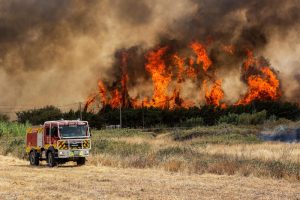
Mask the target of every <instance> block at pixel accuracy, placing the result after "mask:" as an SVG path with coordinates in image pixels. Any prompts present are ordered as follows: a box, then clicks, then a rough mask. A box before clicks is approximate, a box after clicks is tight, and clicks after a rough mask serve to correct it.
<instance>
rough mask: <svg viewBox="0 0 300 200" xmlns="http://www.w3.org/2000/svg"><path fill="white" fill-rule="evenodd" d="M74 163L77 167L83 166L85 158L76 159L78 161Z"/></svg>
mask: <svg viewBox="0 0 300 200" xmlns="http://www.w3.org/2000/svg"><path fill="white" fill-rule="evenodd" d="M76 162H77V165H79V166H81V165H85V158H84V157H80V158H78V160H77V161H76Z"/></svg>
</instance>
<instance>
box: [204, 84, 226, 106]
mask: <svg viewBox="0 0 300 200" xmlns="http://www.w3.org/2000/svg"><path fill="white" fill-rule="evenodd" d="M221 86H222V81H221V80H217V81H215V83H214V85H213V87H212V89H211V90H208V89H207V88H206V82H205V89H206V92H205V100H206V104H208V105H214V106H220V101H221V100H222V98H223V97H224V92H223V90H222V88H221Z"/></svg>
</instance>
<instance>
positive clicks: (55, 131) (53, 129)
mask: <svg viewBox="0 0 300 200" xmlns="http://www.w3.org/2000/svg"><path fill="white" fill-rule="evenodd" d="M51 136H52V137H58V128H57V126H55V127H51Z"/></svg>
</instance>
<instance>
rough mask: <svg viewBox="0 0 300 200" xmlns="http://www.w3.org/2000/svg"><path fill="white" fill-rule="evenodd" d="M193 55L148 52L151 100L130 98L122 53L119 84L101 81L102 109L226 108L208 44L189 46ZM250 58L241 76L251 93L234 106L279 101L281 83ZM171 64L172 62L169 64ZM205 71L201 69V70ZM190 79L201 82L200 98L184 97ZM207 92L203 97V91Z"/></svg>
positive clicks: (92, 97)
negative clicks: (203, 102) (204, 104)
mask: <svg viewBox="0 0 300 200" xmlns="http://www.w3.org/2000/svg"><path fill="white" fill-rule="evenodd" d="M190 48H191V50H192V53H193V55H189V56H187V57H184V56H182V55H180V54H179V53H178V52H177V53H173V54H170V53H169V51H168V50H169V48H168V47H161V48H157V49H154V50H151V51H149V52H148V53H146V55H145V58H146V61H147V63H146V64H145V70H146V72H148V73H149V75H150V77H151V80H152V83H153V95H152V97H148V96H144V97H141V98H139V97H135V98H132V97H130V96H129V91H128V88H127V83H128V81H129V78H130V77H129V76H128V73H127V65H128V56H129V54H128V53H126V52H123V53H122V54H121V65H120V72H121V77H120V80H119V84H117V85H115V86H114V87H112V88H111V89H110V90H107V88H108V87H106V86H105V84H104V83H103V82H102V81H98V96H99V99H100V104H101V105H102V107H105V106H107V105H109V106H111V107H112V108H118V107H120V106H122V107H126V108H129V107H132V108H142V107H155V108H160V109H176V108H191V107H194V106H196V104H198V105H199V104H200V102H201V99H203V98H204V99H205V102H206V104H207V105H213V106H216V107H222V108H225V107H226V104H225V103H224V102H222V99H223V98H224V96H225V95H226V94H225V93H224V91H223V89H222V79H220V78H218V77H217V75H216V73H215V72H214V70H211V69H213V68H214V65H213V62H212V60H211V59H210V58H209V56H208V53H207V49H206V47H205V45H203V44H201V43H199V42H192V43H191V44H190ZM221 49H222V50H223V51H224V52H226V53H227V54H228V55H233V54H234V53H235V52H236V50H235V48H234V46H233V45H223V46H221ZM246 55H247V59H246V60H245V61H244V62H243V64H242V77H243V80H244V81H245V84H247V87H248V91H247V92H246V94H245V95H244V96H243V97H242V98H241V99H240V100H239V101H238V102H237V103H236V104H235V105H241V104H249V103H251V102H252V101H255V100H277V99H279V98H280V96H281V91H280V82H279V80H278V78H277V74H276V73H275V72H274V70H272V69H271V68H270V67H269V66H268V65H266V62H265V63H263V62H260V60H259V59H257V58H256V57H255V56H254V53H253V52H252V51H250V50H247V51H246ZM170 61H171V62H170ZM201 68H202V70H201ZM187 79H190V81H191V82H193V83H194V84H197V83H200V82H202V87H200V88H199V90H198V91H194V92H195V93H200V94H201V96H200V98H199V99H189V98H183V96H182V91H184V90H186V88H184V84H185V82H186V81H187ZM171 91H173V92H171ZM201 91H204V94H203V92H201ZM96 97H97V95H95V94H92V95H90V96H89V97H88V98H87V100H86V105H85V108H88V107H89V106H90V105H91V104H92V103H94V102H96V100H97V98H96Z"/></svg>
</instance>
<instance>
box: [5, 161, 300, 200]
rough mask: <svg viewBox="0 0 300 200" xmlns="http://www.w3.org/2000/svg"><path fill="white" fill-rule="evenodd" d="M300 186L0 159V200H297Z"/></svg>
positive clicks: (242, 179)
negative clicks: (35, 164) (30, 164)
mask: <svg viewBox="0 0 300 200" xmlns="http://www.w3.org/2000/svg"><path fill="white" fill-rule="evenodd" d="M299 191H300V183H295V182H293V183H292V182H287V181H285V180H274V179H263V178H262V179H260V178H256V177H240V176H223V175H222V176H219V175H212V174H204V175H195V174H192V175H189V174H181V173H170V172H166V171H162V170H158V169H157V170H156V169H122V168H109V167H102V166H99V167H97V166H90V165H87V166H83V167H77V166H72V165H68V166H60V167H56V168H52V169H51V168H48V167H46V166H45V165H42V166H39V167H31V166H29V164H28V162H26V161H24V160H19V159H17V158H13V157H7V156H0V199H300V192H299Z"/></svg>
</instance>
